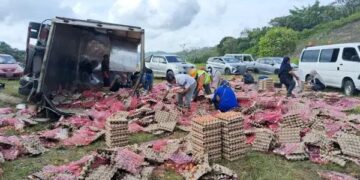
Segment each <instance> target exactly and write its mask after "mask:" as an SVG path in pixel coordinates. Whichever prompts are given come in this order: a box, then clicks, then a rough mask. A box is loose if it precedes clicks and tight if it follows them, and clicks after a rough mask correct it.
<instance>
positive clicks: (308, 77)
mask: <svg viewBox="0 0 360 180" xmlns="http://www.w3.org/2000/svg"><path fill="white" fill-rule="evenodd" d="M310 81H311V76H310V75H307V76H306V78H305V82H306V83H309V82H310Z"/></svg>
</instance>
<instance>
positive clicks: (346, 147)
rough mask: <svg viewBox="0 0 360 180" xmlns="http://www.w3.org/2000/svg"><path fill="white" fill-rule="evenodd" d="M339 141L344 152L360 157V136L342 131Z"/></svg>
mask: <svg viewBox="0 0 360 180" xmlns="http://www.w3.org/2000/svg"><path fill="white" fill-rule="evenodd" d="M338 143H339V145H340V148H341V151H342V152H343V154H345V155H348V156H353V157H357V158H360V136H355V135H352V134H346V133H341V134H340V135H339V137H338Z"/></svg>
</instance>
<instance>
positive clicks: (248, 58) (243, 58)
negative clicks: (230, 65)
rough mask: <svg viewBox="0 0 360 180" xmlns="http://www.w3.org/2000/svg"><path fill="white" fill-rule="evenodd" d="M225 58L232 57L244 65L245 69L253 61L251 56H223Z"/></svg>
mask: <svg viewBox="0 0 360 180" xmlns="http://www.w3.org/2000/svg"><path fill="white" fill-rule="evenodd" d="M225 57H233V58H236V59H238V60H240V61H241V62H243V63H245V65H246V67H251V65H252V64H254V62H255V60H254V58H253V56H252V55H251V54H225Z"/></svg>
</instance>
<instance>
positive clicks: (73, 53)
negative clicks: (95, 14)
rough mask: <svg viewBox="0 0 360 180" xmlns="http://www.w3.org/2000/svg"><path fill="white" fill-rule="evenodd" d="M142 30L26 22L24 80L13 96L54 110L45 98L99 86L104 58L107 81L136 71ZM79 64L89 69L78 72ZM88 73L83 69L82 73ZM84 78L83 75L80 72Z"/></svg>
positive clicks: (63, 20)
mask: <svg viewBox="0 0 360 180" xmlns="http://www.w3.org/2000/svg"><path fill="white" fill-rule="evenodd" d="M144 38H145V32H144V29H142V28H140V27H135V26H126V25H120V24H112V23H105V22H101V21H96V20H78V19H70V18H63V17H56V18H53V19H48V20H45V21H43V22H42V23H34V22H31V23H29V28H28V36H27V44H26V64H25V70H24V74H25V76H24V77H23V78H21V80H20V88H19V93H20V94H23V95H27V96H28V100H32V101H36V102H39V101H41V102H44V103H43V105H44V107H47V108H48V109H51V110H53V111H54V112H56V113H57V114H61V112H59V111H57V110H56V108H54V107H53V105H52V102H51V98H49V97H51V94H54V93H56V92H59V91H63V90H68V91H74V90H75V91H81V90H84V89H88V88H93V87H99V86H101V85H102V83H103V82H102V78H101V72H100V71H101V62H102V60H103V57H104V56H105V55H107V56H109V58H110V65H109V67H110V79H111V78H112V77H114V76H115V75H116V74H119V73H124V74H130V73H134V72H142V70H143V69H144V66H145V61H144V56H145V54H144ZM84 64H85V65H89V66H88V67H90V69H91V70H90V73H89V70H84V68H83V67H84ZM87 69H89V68H87ZM84 72H87V73H88V75H87V76H86V75H85V76H84ZM85 74H86V73H85Z"/></svg>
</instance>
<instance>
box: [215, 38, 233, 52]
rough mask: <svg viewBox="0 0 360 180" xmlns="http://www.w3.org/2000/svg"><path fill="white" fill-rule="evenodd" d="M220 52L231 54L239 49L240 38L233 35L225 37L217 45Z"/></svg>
mask: <svg viewBox="0 0 360 180" xmlns="http://www.w3.org/2000/svg"><path fill="white" fill-rule="evenodd" d="M217 50H218V52H219V54H227V53H229V54H231V53H236V52H237V51H238V40H237V39H235V38H233V37H225V38H223V39H222V40H221V41H220V44H219V45H218V46H217Z"/></svg>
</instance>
